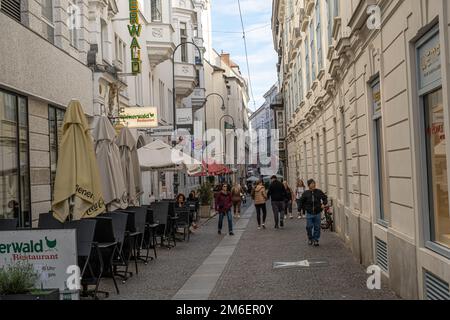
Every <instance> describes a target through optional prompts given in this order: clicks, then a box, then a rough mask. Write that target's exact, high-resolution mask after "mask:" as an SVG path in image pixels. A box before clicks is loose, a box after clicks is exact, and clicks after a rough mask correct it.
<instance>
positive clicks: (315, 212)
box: [299, 179, 328, 247]
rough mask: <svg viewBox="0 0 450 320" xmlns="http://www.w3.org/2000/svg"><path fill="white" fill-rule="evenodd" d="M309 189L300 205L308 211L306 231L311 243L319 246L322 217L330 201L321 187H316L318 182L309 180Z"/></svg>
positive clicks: (303, 195)
mask: <svg viewBox="0 0 450 320" xmlns="http://www.w3.org/2000/svg"><path fill="white" fill-rule="evenodd" d="M308 188H309V190H307V191H305V192H304V193H303V194H302V197H301V198H300V201H299V203H300V207H301V208H302V209H303V210H304V211H305V212H306V231H307V233H308V239H309V245H310V246H311V245H314V246H315V247H318V246H319V239H320V219H321V213H322V211H323V208H324V206H325V205H326V204H327V203H328V199H327V196H326V195H325V193H323V192H322V190H320V189H316V182H315V181H314V180H313V179H310V180H308Z"/></svg>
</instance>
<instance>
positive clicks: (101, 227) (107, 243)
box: [94, 216, 119, 296]
mask: <svg viewBox="0 0 450 320" xmlns="http://www.w3.org/2000/svg"><path fill="white" fill-rule="evenodd" d="M95 220H96V221H97V224H96V226H95V233H94V242H95V243H96V244H97V246H98V248H99V251H100V254H101V259H102V261H104V263H103V264H104V267H103V270H104V271H106V272H108V273H107V274H102V276H103V275H105V276H111V278H112V279H113V282H114V286H115V288H116V292H117V294H119V287H118V286H117V282H116V278H115V275H114V268H113V260H114V256H115V253H116V251H117V245H118V244H117V241H116V239H115V237H114V227H113V221H112V218H109V217H102V216H100V217H96V218H95ZM103 293H104V294H105V295H106V296H108V295H109V294H108V293H107V292H103Z"/></svg>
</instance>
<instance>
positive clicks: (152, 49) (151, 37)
mask: <svg viewBox="0 0 450 320" xmlns="http://www.w3.org/2000/svg"><path fill="white" fill-rule="evenodd" d="M146 30H147V34H146V39H147V51H148V59H149V61H150V65H151V67H152V68H154V67H155V66H157V65H158V64H160V63H161V62H163V61H165V60H167V59H170V57H171V55H172V53H173V50H174V49H175V43H174V42H173V36H172V35H173V32H174V30H173V27H172V25H171V24H164V23H152V24H150V25H149V27H148V28H146Z"/></svg>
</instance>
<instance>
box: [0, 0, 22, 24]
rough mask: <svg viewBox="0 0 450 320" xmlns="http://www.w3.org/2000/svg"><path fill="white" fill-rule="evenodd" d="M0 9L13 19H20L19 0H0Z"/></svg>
mask: <svg viewBox="0 0 450 320" xmlns="http://www.w3.org/2000/svg"><path fill="white" fill-rule="evenodd" d="M0 11H2V12H4V13H5V14H7V15H8V16H10V17H11V18H13V19H14V20H17V21H18V22H21V19H20V0H0Z"/></svg>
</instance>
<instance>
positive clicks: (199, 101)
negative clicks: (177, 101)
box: [191, 88, 205, 112]
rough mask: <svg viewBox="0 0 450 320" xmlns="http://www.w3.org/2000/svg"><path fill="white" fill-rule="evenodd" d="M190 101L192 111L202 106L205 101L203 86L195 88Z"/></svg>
mask: <svg viewBox="0 0 450 320" xmlns="http://www.w3.org/2000/svg"><path fill="white" fill-rule="evenodd" d="M191 101H192V109H193V111H194V112H195V111H197V110H198V109H200V108H202V107H203V104H204V103H205V88H195V89H194V92H193V93H192V95H191Z"/></svg>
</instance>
